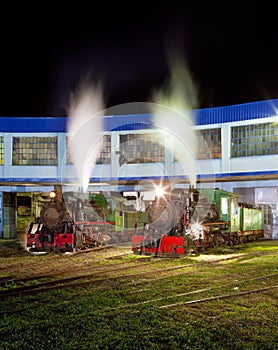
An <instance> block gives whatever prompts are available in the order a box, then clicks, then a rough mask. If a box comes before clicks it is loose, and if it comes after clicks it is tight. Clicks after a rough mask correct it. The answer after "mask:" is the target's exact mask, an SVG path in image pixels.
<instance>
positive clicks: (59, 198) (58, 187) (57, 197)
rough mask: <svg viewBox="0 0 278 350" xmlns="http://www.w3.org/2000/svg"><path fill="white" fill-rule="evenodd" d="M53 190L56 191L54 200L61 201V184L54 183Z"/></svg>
mask: <svg viewBox="0 0 278 350" xmlns="http://www.w3.org/2000/svg"><path fill="white" fill-rule="evenodd" d="M54 191H55V193H56V201H57V202H60V203H61V202H63V190H62V186H61V185H54Z"/></svg>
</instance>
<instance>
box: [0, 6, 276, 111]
mask: <svg viewBox="0 0 278 350" xmlns="http://www.w3.org/2000/svg"><path fill="white" fill-rule="evenodd" d="M185 3H186V2H185ZM195 3H196V4H195V5H193V4H189V5H180V4H179V5H175V3H174V2H169V3H166V4H158V5H156V6H155V5H154V4H153V2H151V1H149V2H148V3H147V2H146V3H144V2H137V3H133V2H132V3H131V4H130V5H126V6H124V5H122V6H121V7H120V5H118V4H117V5H111V4H110V3H108V2H107V3H106V2H103V5H100V4H96V3H95V2H92V4H91V5H90V2H89V4H86V2H84V3H83V2H81V1H79V2H77V1H76V2H70V1H68V2H65V4H61V2H59V1H57V4H56V5H52V6H50V5H47V3H46V2H38V5H37V6H36V5H32V6H31V5H26V2H23V1H22V2H19V4H16V3H11V2H6V3H4V4H2V5H0V16H1V17H0V18H1V21H0V22H1V23H0V29H1V31H0V39H1V40H0V44H1V71H0V72H1V76H0V77H1V80H0V83H1V103H0V115H1V116H63V115H65V113H66V110H65V106H66V105H67V104H68V101H69V94H70V92H71V91H73V89H74V88H76V86H77V85H78V83H79V82H80V80H82V78H83V77H84V76H86V75H87V74H89V73H90V75H91V77H92V80H93V81H98V80H101V81H102V82H103V87H104V95H105V100H106V106H107V107H110V106H115V105H118V104H122V103H128V102H145V101H149V99H150V96H151V94H152V91H153V89H154V88H159V87H160V86H162V85H163V84H164V83H165V82H166V81H167V78H168V74H169V67H168V63H167V48H169V47H172V48H173V47H176V48H177V47H180V48H181V50H180V51H181V52H183V55H184V59H185V60H186V62H187V67H188V68H189V69H190V71H191V74H192V76H193V78H194V81H195V82H196V86H198V91H199V105H200V108H205V107H216V106H224V105H231V104H238V103H245V102H253V101H260V100H265V99H272V98H278V69H277V64H278V55H277V53H278V48H277V45H278V40H277V38H278V35H277V34H278V24H277V18H276V17H277V14H276V10H275V8H272V7H270V6H267V3H264V4H263V7H262V4H261V3H260V6H259V5H258V4H255V5H254V2H253V4H252V3H251V2H250V6H248V4H246V3H245V2H243V1H242V4H244V7H242V6H239V5H238V6H236V5H234V6H232V4H233V3H234V2H228V3H227V2H222V4H221V5H216V4H215V3H213V2H205V3H206V5H205V6H204V5H203V4H202V2H195ZM211 3H213V4H214V5H211ZM229 3H231V5H229Z"/></svg>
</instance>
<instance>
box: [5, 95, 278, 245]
mask: <svg viewBox="0 0 278 350" xmlns="http://www.w3.org/2000/svg"><path fill="white" fill-rule="evenodd" d="M277 109H278V99H277V100H266V101H260V102H255V103H246V104H241V105H234V106H226V107H217V108H208V109H200V110H193V111H190V113H191V115H192V117H193V119H192V120H193V121H194V124H193V127H192V134H194V147H193V142H192V140H193V138H191V137H190V135H189V136H188V134H186V135H185V136H184V138H183V137H181V140H180V144H181V146H182V150H179V152H177V150H176V148H175V146H176V142H175V139H176V138H177V137H176V135H175V128H174V127H173V128H172V127H171V123H173V124H175V120H171V122H170V123H169V125H170V127H169V128H168V129H167V130H165V128H164V129H161V128H159V126H158V125H157V124H156V123H154V121H153V116H152V115H151V114H126V115H109V116H104V117H103V118H102V119H103V125H104V126H103V132H102V133H101V135H100V140H99V141H100V144H101V146H100V147H98V148H96V144H97V142H96V140H94V139H93V137H92V138H91V136H90V130H92V135H94V133H93V128H94V125H93V121H92V120H91V121H89V122H88V123H87V125H85V126H84V129H85V130H86V134H85V135H86V137H83V135H82V133H81V131H82V128H80V130H79V131H80V132H78V133H76V135H72V134H70V133H69V131H68V130H69V128H68V123H69V119H68V118H66V117H47V118H43V117H37V118H31V117H30V118H26V117H9V118H7V117H0V185H1V188H0V236H1V237H15V235H16V231H17V216H18V215H19V214H22V213H23V212H24V210H25V209H26V208H28V206H26V205H23V204H24V201H25V200H26V197H28V196H29V195H30V194H32V193H41V192H48V191H50V190H52V189H53V186H54V185H56V184H60V185H62V186H63V188H64V190H65V191H66V190H68V189H70V190H74V191H81V190H82V188H81V184H80V178H78V170H77V169H78V167H79V168H80V166H81V167H82V164H81V165H80V164H78V165H77V164H76V163H75V164H74V162H73V160H72V156H71V153H70V147H72V144H73V143H77V144H78V145H79V146H80V147H81V148H80V159H82V158H83V159H84V160H85V162H84V163H85V164H86V163H90V162H89V161H88V159H91V158H90V154H91V153H92V150H94V148H96V150H97V154H96V155H95V158H94V164H93V166H92V167H91V172H90V176H89V180H88V191H123V190H126V191H131V190H140V189H142V188H143V187H144V186H146V185H148V184H149V183H150V182H157V181H170V182H171V184H172V187H187V186H188V185H189V184H190V176H189V174H190V173H192V169H194V174H195V177H196V183H194V185H195V186H196V187H218V188H221V189H224V190H228V191H230V192H236V193H238V194H240V195H241V196H242V197H243V198H244V200H245V201H247V202H251V203H254V204H256V205H264V206H265V207H266V208H267V207H268V208H271V210H272V216H273V223H274V229H273V234H272V238H278V237H277V235H278V123H277V122H278V113H277ZM179 137H180V135H179ZM84 140H85V142H84ZM76 141H77V142H76ZM195 143H196V144H195ZM83 145H84V148H83V151H82V147H83ZM183 152H184V154H188V155H189V156H188V157H187V156H186V157H183V158H185V161H184V159H183V161H181V159H180V157H179V156H180V155H181V153H183ZM182 155H183V154H182ZM86 159H87V161H86ZM192 163H193V164H192ZM27 193H28V196H26V195H25V194H27ZM20 204H22V205H20ZM24 208H25V209H24Z"/></svg>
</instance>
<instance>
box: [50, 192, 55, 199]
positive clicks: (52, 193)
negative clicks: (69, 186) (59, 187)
mask: <svg viewBox="0 0 278 350" xmlns="http://www.w3.org/2000/svg"><path fill="white" fill-rule="evenodd" d="M49 197H50V198H51V199H54V198H55V197H56V192H54V191H51V192H50V193H49Z"/></svg>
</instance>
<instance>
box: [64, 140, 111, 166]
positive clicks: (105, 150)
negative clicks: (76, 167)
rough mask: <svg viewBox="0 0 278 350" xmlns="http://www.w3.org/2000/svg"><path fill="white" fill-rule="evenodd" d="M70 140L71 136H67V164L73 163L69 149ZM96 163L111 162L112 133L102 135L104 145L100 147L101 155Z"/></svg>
mask: <svg viewBox="0 0 278 350" xmlns="http://www.w3.org/2000/svg"><path fill="white" fill-rule="evenodd" d="M69 140H70V138H69V137H68V136H67V137H66V143H67V159H66V162H67V164H73V161H72V160H71V156H70V149H69ZM96 164H111V135H103V137H102V146H101V148H100V152H99V157H98V158H97V160H96Z"/></svg>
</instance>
